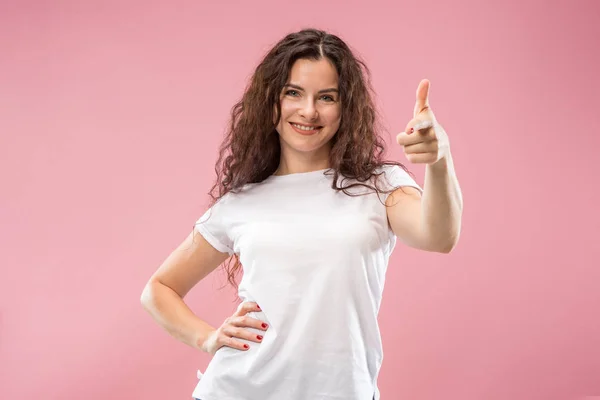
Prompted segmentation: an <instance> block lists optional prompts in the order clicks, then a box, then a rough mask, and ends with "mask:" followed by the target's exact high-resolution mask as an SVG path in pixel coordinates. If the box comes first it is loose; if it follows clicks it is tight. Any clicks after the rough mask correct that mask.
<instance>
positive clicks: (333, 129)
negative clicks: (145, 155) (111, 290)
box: [142, 29, 462, 400]
mask: <svg viewBox="0 0 600 400" xmlns="http://www.w3.org/2000/svg"><path fill="white" fill-rule="evenodd" d="M428 85H429V84H428V81H423V82H422V83H421V84H420V86H419V89H418V99H417V106H415V119H414V120H412V121H411V122H410V123H409V124H408V126H407V128H406V129H407V131H406V133H405V134H404V135H399V136H398V143H399V144H402V143H403V144H405V146H406V147H405V151H407V152H410V154H411V157H415V159H422V160H426V161H427V162H430V163H431V165H427V168H428V171H427V173H428V179H427V181H426V182H427V184H426V186H425V192H424V195H423V198H422V197H421V194H422V193H423V190H422V189H421V187H420V186H419V185H418V184H417V183H416V182H415V181H414V180H413V179H412V178H411V176H410V175H409V174H408V173H407V171H406V169H405V168H404V167H403V166H402V164H400V163H398V162H393V161H384V160H383V153H384V150H385V149H384V145H383V143H384V142H383V140H382V139H381V137H380V132H379V130H378V126H379V125H378V121H377V118H376V114H377V113H376V111H375V108H374V106H373V101H372V98H371V89H370V86H369V74H368V69H367V68H366V66H365V65H364V64H363V63H362V62H361V61H359V60H358V59H357V58H356V57H355V56H354V55H353V54H352V52H351V51H350V49H349V47H348V46H347V45H346V44H345V43H344V42H343V41H342V40H341V39H340V38H339V37H337V36H335V35H331V34H328V33H326V32H323V31H319V30H314V29H308V30H303V31H300V32H296V33H293V34H290V35H287V36H286V37H285V38H283V39H282V40H281V41H280V42H279V43H277V44H276V45H275V46H274V48H273V49H271V51H269V52H268V54H267V55H266V56H265V57H264V59H263V60H262V61H261V62H260V64H259V65H258V67H257V68H256V71H255V72H254V74H253V76H252V79H251V81H250V84H249V86H248V88H247V89H246V91H245V92H244V94H243V96H242V99H241V100H240V101H239V102H238V103H237V104H236V105H235V106H234V107H233V110H232V114H231V124H230V127H229V131H228V133H227V136H226V138H225V140H224V142H223V144H222V146H221V149H220V155H219V159H218V162H217V168H216V169H217V180H216V182H215V185H214V186H213V190H212V191H211V194H212V196H213V200H214V202H213V203H212V205H211V207H210V208H209V209H208V210H205V212H204V214H203V215H202V216H201V218H199V219H198V220H197V222H196V224H195V225H194V230H193V232H192V233H190V234H189V235H188V237H187V238H186V239H185V240H184V242H183V243H181V245H180V246H179V247H178V248H177V249H176V250H175V251H174V252H173V253H172V254H170V256H169V257H168V258H167V260H166V261H165V262H164V263H163V264H162V265H161V266H160V268H159V269H158V271H157V272H156V273H155V274H154V275H153V276H152V278H151V279H150V281H149V282H148V284H147V285H146V288H145V289H144V292H143V294H142V303H143V304H144V307H145V308H146V309H147V310H148V311H149V312H150V314H151V315H152V316H153V317H154V319H155V320H156V321H157V322H158V323H159V324H160V325H161V326H163V327H164V328H165V329H166V330H167V331H169V332H170V333H171V334H172V335H173V336H174V337H176V338H177V339H179V340H181V341H183V342H185V343H187V344H189V345H190V346H192V347H194V348H197V349H201V350H203V351H205V352H207V353H210V354H212V355H213V356H214V357H213V359H212V360H211V362H210V364H209V366H208V368H207V370H206V371H205V373H204V374H203V375H202V377H201V379H200V382H199V383H198V385H197V387H196V389H195V390H194V392H193V395H194V396H195V397H196V398H200V399H202V400H217V399H219V400H220V399H223V400H225V399H245V400H281V399H286V400H306V399H319V400H334V399H344V400H366V399H371V398H374V399H379V390H378V387H377V377H378V375H379V370H380V367H381V362H382V358H383V348H382V342H381V335H380V332H379V325H378V321H377V315H378V312H379V305H380V304H381V300H382V294H383V287H384V282H385V272H386V269H387V265H388V261H389V258H390V255H391V253H392V250H393V249H394V247H395V245H396V236H398V237H400V238H401V239H402V240H403V241H404V242H405V243H407V244H409V245H411V246H413V247H416V248H420V249H426V250H430V251H438V252H448V251H449V250H450V249H451V248H452V247H453V246H454V243H455V242H456V238H457V237H458V233H457V232H458V231H457V227H458V226H459V222H460V215H461V213H460V210H461V207H462V206H461V203H460V193H459V191H458V189H457V188H458V186H457V184H456V179H455V177H454V175H453V169H452V165H451V161H450V157H449V153H448V152H447V146H446V145H445V141H444V140H443V138H445V136H443V131H442V130H441V127H439V124H437V122H436V123H433V122H432V121H434V119H433V114H432V113H431V110H430V108H429V103H428V100H427V99H428V98H427V94H428V87H429V86H428ZM423 117H427V118H428V119H427V120H425V119H423V120H420V119H419V118H423ZM438 139H439V140H438ZM434 164H435V165H434ZM432 227H435V229H433V228H432ZM227 259H229V261H230V263H228V264H224V266H225V268H226V271H227V273H228V278H229V280H230V282H231V283H232V284H233V285H237V282H236V275H237V273H238V272H239V271H240V269H241V268H243V276H242V280H241V282H240V284H239V287H238V294H239V298H240V300H241V301H240V306H239V307H238V310H237V311H236V312H235V314H234V315H232V316H231V317H229V318H227V319H226V320H225V321H224V322H223V324H221V326H219V327H217V328H213V327H211V326H210V325H208V324H207V323H206V322H204V321H202V320H201V319H199V318H198V317H197V316H195V315H194V314H193V313H192V311H191V310H190V309H189V307H187V305H186V304H185V303H184V302H183V298H184V296H185V295H186V294H187V293H188V292H189V291H190V290H191V289H192V288H193V287H194V285H196V284H197V283H198V282H199V281H200V280H201V279H203V278H204V277H206V276H207V275H208V274H209V273H211V272H212V271H213V270H214V269H215V268H217V267H218V266H219V265H221V264H222V263H223V262H224V261H226V260H227ZM332 367H333V368H332Z"/></svg>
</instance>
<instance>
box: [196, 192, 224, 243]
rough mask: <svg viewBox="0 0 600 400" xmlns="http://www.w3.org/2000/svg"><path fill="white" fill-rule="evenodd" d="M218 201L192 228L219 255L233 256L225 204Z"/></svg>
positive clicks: (222, 200)
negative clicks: (218, 252)
mask: <svg viewBox="0 0 600 400" xmlns="http://www.w3.org/2000/svg"><path fill="white" fill-rule="evenodd" d="M224 200H225V199H224V198H221V199H219V201H217V202H216V203H215V204H214V205H213V206H212V207H210V208H209V209H208V210H206V212H205V213H204V215H202V216H201V217H200V218H199V219H198V220H197V221H196V223H195V225H194V227H195V229H196V231H198V233H200V234H201V235H202V236H203V237H204V239H206V241H207V242H208V243H210V245H211V246H212V247H214V248H215V249H217V250H218V251H220V252H221V253H228V254H229V255H233V253H234V250H233V241H232V240H231V237H230V231H231V229H230V228H231V222H230V220H229V219H228V213H227V211H226V210H227V202H226V201H224Z"/></svg>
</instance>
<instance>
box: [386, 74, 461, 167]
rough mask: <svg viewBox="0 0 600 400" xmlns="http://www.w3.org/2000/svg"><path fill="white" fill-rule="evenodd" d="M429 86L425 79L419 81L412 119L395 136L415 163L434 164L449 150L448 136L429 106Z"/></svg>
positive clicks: (410, 159) (409, 158)
mask: <svg viewBox="0 0 600 400" xmlns="http://www.w3.org/2000/svg"><path fill="white" fill-rule="evenodd" d="M429 86H430V83H429V81H428V80H427V79H423V80H422V81H421V82H420V83H419V87H418V88H417V101H416V103H415V109H414V112H413V119H412V120H410V122H409V123H408V124H407V125H406V129H405V130H404V132H402V133H400V134H398V136H397V137H396V141H397V142H398V144H399V145H401V146H403V148H404V154H405V155H406V158H407V159H408V161H410V162H412V163H415V164H435V163H436V162H438V161H439V160H441V159H442V158H444V157H446V156H447V155H448V152H449V142H448V136H447V135H446V132H445V131H444V129H443V128H442V126H441V125H440V124H438V122H437V121H436V119H435V116H434V115H433V111H432V110H431V107H430V106H429Z"/></svg>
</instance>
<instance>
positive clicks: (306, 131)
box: [290, 122, 323, 135]
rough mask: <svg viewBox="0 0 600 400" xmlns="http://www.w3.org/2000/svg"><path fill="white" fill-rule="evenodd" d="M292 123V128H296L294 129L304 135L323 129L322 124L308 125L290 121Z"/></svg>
mask: <svg viewBox="0 0 600 400" xmlns="http://www.w3.org/2000/svg"><path fill="white" fill-rule="evenodd" d="M290 125H291V126H292V128H294V130H295V131H296V132H298V133H300V134H302V135H312V134H314V133H317V132H319V131H320V130H321V129H323V127H322V126H317V125H312V126H306V125H299V124H294V123H292V122H290Z"/></svg>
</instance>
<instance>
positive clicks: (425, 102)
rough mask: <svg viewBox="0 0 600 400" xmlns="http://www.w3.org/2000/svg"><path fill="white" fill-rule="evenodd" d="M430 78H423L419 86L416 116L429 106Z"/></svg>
mask: <svg viewBox="0 0 600 400" xmlns="http://www.w3.org/2000/svg"><path fill="white" fill-rule="evenodd" d="M430 85H431V84H430V83H429V80H427V79H423V80H422V81H421V82H420V83H419V87H418V88H417V102H416V103H415V112H414V116H415V117H416V116H417V115H419V113H420V112H421V111H423V110H425V109H427V108H429V86H430Z"/></svg>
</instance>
